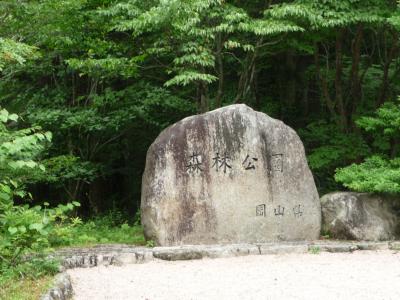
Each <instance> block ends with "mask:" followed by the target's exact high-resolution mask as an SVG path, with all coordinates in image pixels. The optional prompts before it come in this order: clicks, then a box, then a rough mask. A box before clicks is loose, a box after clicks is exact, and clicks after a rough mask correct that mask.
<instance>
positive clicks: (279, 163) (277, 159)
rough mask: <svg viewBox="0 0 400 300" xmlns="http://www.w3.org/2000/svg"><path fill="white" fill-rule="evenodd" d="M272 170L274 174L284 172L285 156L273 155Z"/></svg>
mask: <svg viewBox="0 0 400 300" xmlns="http://www.w3.org/2000/svg"><path fill="white" fill-rule="evenodd" d="M271 169H272V171H274V172H283V154H272V156H271Z"/></svg>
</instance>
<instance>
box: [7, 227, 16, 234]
mask: <svg viewBox="0 0 400 300" xmlns="http://www.w3.org/2000/svg"><path fill="white" fill-rule="evenodd" d="M8 232H9V233H10V234H11V235H14V234H16V233H17V232H18V228H16V227H8Z"/></svg>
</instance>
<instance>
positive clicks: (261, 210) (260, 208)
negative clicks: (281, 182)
mask: <svg viewBox="0 0 400 300" xmlns="http://www.w3.org/2000/svg"><path fill="white" fill-rule="evenodd" d="M265 216H266V214H265V204H260V205H257V206H256V217H265Z"/></svg>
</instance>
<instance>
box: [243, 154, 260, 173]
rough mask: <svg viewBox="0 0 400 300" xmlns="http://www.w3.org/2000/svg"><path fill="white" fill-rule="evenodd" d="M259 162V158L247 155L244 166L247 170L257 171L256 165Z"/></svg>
mask: <svg viewBox="0 0 400 300" xmlns="http://www.w3.org/2000/svg"><path fill="white" fill-rule="evenodd" d="M257 161H258V158H257V157H250V155H248V154H247V156H246V158H245V159H244V161H243V162H242V166H243V167H244V169H245V170H255V168H256V166H255V163H256V162H257Z"/></svg>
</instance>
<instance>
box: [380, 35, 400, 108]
mask: <svg viewBox="0 0 400 300" xmlns="http://www.w3.org/2000/svg"><path fill="white" fill-rule="evenodd" d="M392 37H393V41H392V47H391V48H390V50H389V53H388V55H387V58H386V61H385V64H384V66H383V75H382V83H381V87H380V91H379V96H378V98H377V101H376V103H375V107H379V106H381V105H382V104H383V103H384V102H385V101H386V97H387V94H388V89H389V70H390V65H391V64H392V62H393V58H394V56H395V54H396V52H397V50H398V44H399V34H398V33H397V31H394V32H393V33H392Z"/></svg>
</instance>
